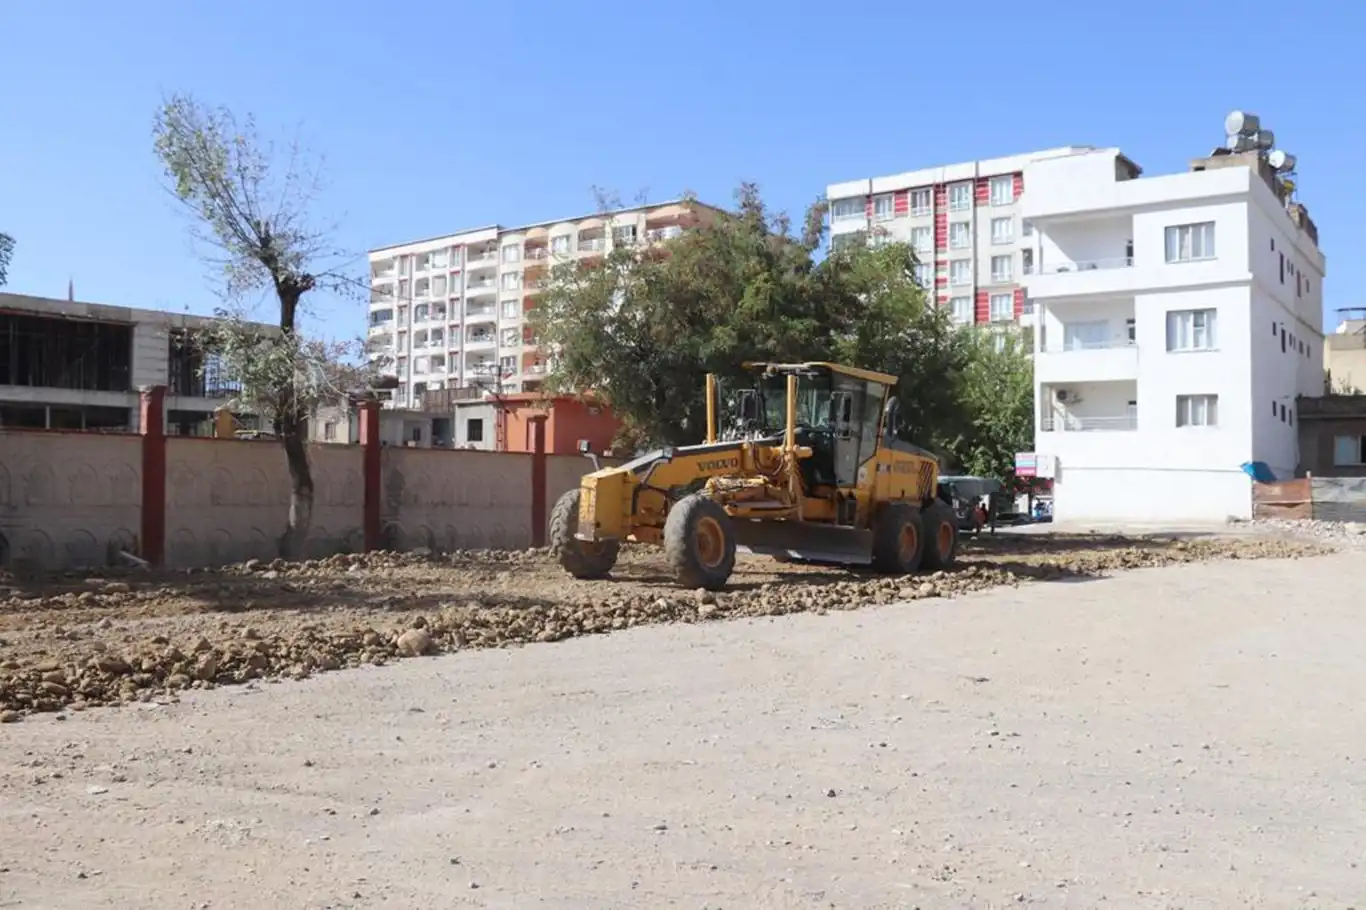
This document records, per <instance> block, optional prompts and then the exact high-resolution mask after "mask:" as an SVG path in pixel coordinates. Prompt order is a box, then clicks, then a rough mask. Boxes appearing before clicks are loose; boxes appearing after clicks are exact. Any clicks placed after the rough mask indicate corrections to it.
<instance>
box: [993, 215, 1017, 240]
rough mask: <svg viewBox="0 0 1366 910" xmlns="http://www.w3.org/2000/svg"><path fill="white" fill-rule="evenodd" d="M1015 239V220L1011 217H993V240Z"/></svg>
mask: <svg viewBox="0 0 1366 910" xmlns="http://www.w3.org/2000/svg"><path fill="white" fill-rule="evenodd" d="M1014 239H1015V221H1014V220H1013V219H1010V218H993V219H991V242H992V243H1010V242H1011V241H1012V240H1014Z"/></svg>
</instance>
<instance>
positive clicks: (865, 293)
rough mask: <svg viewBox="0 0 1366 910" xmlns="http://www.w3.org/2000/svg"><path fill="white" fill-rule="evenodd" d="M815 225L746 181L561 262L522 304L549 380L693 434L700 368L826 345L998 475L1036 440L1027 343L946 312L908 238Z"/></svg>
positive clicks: (909, 421)
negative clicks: (876, 243)
mask: <svg viewBox="0 0 1366 910" xmlns="http://www.w3.org/2000/svg"><path fill="white" fill-rule="evenodd" d="M608 214H610V213H608ZM823 239H824V209H823V207H822V206H821V205H820V204H817V205H814V206H812V207H811V209H810V210H809V211H808V212H807V215H806V217H805V218H804V219H803V223H802V230H801V234H800V236H797V237H794V236H792V235H791V233H790V231H789V223H788V221H787V219H786V218H785V217H783V216H779V215H774V214H772V213H770V212H769V211H768V210H767V209H766V207H765V206H764V204H763V201H762V199H761V198H760V196H759V193H758V191H757V189H756V188H755V187H754V186H753V185H749V184H746V185H743V186H741V187H740V189H739V191H738V192H737V206H736V211H735V212H734V213H732V214H722V215H718V216H717V217H716V218H715V220H714V221H712V222H711V223H707V224H704V226H702V227H700V228H697V229H695V230H691V231H688V232H686V233H684V234H683V235H682V236H680V237H678V238H676V239H673V240H670V241H668V243H667V246H666V247H642V246H637V247H627V248H620V247H618V248H615V249H613V251H612V252H611V253H609V254H608V255H607V257H606V258H605V259H604V260H602V261H601V262H599V263H590V262H584V261H582V260H580V261H577V262H570V263H566V264H563V265H560V266H558V267H557V268H556V269H555V270H554V272H553V273H552V276H551V279H550V281H549V283H548V285H547V287H546V288H545V290H544V291H543V292H542V293H541V294H540V295H539V297H538V299H537V306H536V308H535V309H534V310H533V311H532V319H533V325H534V326H535V329H536V332H537V335H538V337H539V340H540V342H541V343H542V344H543V345H544V346H546V347H547V348H548V349H549V350H550V351H551V352H552V354H553V356H552V358H551V364H552V372H551V374H550V378H549V383H550V385H551V387H552V388H555V389H557V390H559V391H567V392H574V391H580V390H585V389H590V388H591V389H595V390H597V391H599V392H602V393H604V394H605V395H606V396H607V397H608V398H609V399H610V400H611V402H612V404H613V407H614V409H615V410H616V411H617V413H618V414H620V415H621V416H622V417H623V419H624V420H625V421H626V422H627V424H628V426H629V428H630V434H629V435H630V436H631V437H632V438H633V439H636V440H644V439H648V440H650V441H651V442H653V443H654V444H659V445H686V444H690V443H695V442H697V441H699V440H700V439H701V438H702V433H703V428H704V426H705V401H704V391H703V389H704V384H705V376H706V374H707V373H708V372H712V373H716V374H717V376H718V378H719V379H720V380H721V382H722V386H723V388H726V387H728V386H732V385H749V384H750V383H751V382H752V374H749V373H747V372H746V371H745V370H743V368H742V366H741V365H742V364H743V363H744V362H745V361H765V360H766V361H809V360H835V361H838V362H843V363H847V364H850V365H857V366H861V367H866V368H869V369H876V370H882V371H884V372H888V373H892V374H895V375H897V376H899V377H900V382H899V384H898V388H897V394H898V396H899V397H900V399H901V402H902V418H903V423H904V426H905V433H906V435H907V437H908V438H910V439H913V440H914V441H916V442H918V443H920V444H921V445H924V446H927V447H929V448H932V449H934V450H936V451H938V452H940V453H942V454H943V455H945V456H946V457H947V458H948V460H950V461H952V462H954V463H957V464H961V465H963V466H965V467H968V468H970V469H972V470H983V471H988V472H989V473H992V474H996V475H998V476H999V475H1000V474H1001V473H1002V472H1003V471H1005V470H1006V469H1008V468H1009V467H1010V465H1011V464H1012V463H1013V460H1014V454H1015V452H1016V451H1017V450H1024V449H1028V448H1029V447H1030V445H1031V441H1032V435H1033V426H1032V417H1031V415H1032V412H1033V387H1032V379H1031V376H1030V373H1029V367H1030V361H1029V359H1028V356H1027V355H1025V354H1024V353H1023V352H1022V351H1020V350H1019V349H1018V348H1017V347H1016V346H1014V345H1007V347H1006V348H1005V349H1004V350H1002V351H997V350H996V349H995V347H994V346H993V344H992V343H991V339H983V338H981V337H979V336H980V335H981V334H982V333H979V332H977V331H975V330H965V329H961V328H958V327H955V326H953V325H952V324H951V321H950V319H949V316H948V314H947V313H945V312H944V311H943V310H941V309H940V308H938V307H935V306H933V305H932V304H931V302H930V300H929V299H928V296H927V294H926V292H925V291H924V289H922V288H921V287H920V286H919V285H918V284H917V283H916V281H915V265H916V260H915V255H914V253H913V252H912V251H911V249H910V248H909V247H907V246H905V245H903V244H885V245H883V246H881V247H880V248H876V249H868V248H865V247H863V246H858V247H857V248H854V249H850V250H846V251H841V252H838V253H832V254H831V255H830V256H829V257H827V258H826V259H824V260H822V261H818V260H817V259H816V253H817V251H818V250H819V248H820V246H821V243H822V241H823ZM666 250H667V253H666V252H665V251H666ZM996 370H1005V371H1006V372H1005V373H1004V374H1002V375H997V373H996V372H994V371H996ZM1021 390H1023V391H1021Z"/></svg>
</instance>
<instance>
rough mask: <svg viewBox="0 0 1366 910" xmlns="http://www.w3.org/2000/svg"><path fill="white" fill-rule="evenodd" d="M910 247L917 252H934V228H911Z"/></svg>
mask: <svg viewBox="0 0 1366 910" xmlns="http://www.w3.org/2000/svg"><path fill="white" fill-rule="evenodd" d="M911 249H913V250H915V251H916V252H917V253H932V252H934V230H933V229H931V228H927V227H918V228H911Z"/></svg>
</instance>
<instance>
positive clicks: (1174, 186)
mask: <svg viewBox="0 0 1366 910" xmlns="http://www.w3.org/2000/svg"><path fill="white" fill-rule="evenodd" d="M1263 136H1264V138H1262V139H1257V140H1255V141H1257V142H1261V143H1262V147H1261V148H1260V149H1259V148H1257V147H1254V148H1252V149H1251V150H1247V151H1238V152H1229V151H1220V152H1217V153H1215V154H1213V155H1211V156H1210V157H1208V158H1203V159H1199V160H1196V161H1194V162H1192V164H1191V170H1190V171H1189V172H1187V173H1179V174H1171V175H1164V176H1158V177H1139V171H1138V168H1137V167H1135V166H1134V165H1133V164H1132V163H1131V162H1129V161H1128V160H1127V159H1126V158H1125V157H1124V156H1123V155H1122V154H1121V153H1120V152H1119V151H1118V150H1117V149H1089V150H1077V151H1074V152H1072V153H1070V154H1065V155H1052V156H1049V157H1048V158H1045V159H1036V160H1033V161H1030V162H1029V163H1027V164H1026V165H1024V184H1025V186H1026V187H1028V192H1027V193H1026V194H1025V195H1024V197H1023V198H1022V200H1021V203H1020V209H1021V211H1020V215H1021V216H1022V217H1024V218H1026V219H1028V220H1029V222H1030V223H1031V224H1032V225H1033V228H1034V233H1035V240H1036V243H1037V246H1036V253H1035V256H1034V261H1033V264H1034V268H1033V270H1032V272H1031V273H1029V274H1026V275H1025V277H1024V284H1025V288H1026V292H1027V294H1028V297H1029V299H1030V300H1031V301H1032V302H1033V305H1034V312H1033V314H1032V317H1031V318H1032V320H1033V323H1034V326H1035V332H1034V344H1035V355H1034V371H1035V376H1034V378H1035V401H1036V405H1037V408H1038V412H1037V424H1036V439H1035V447H1036V453H1037V456H1038V461H1039V463H1040V464H1045V463H1046V464H1049V465H1052V466H1053V471H1052V473H1053V474H1054V497H1055V498H1054V514H1055V516H1056V518H1057V519H1059V520H1068V519H1085V520H1128V521H1133V520H1153V521H1173V520H1199V521H1206V520H1216V521H1222V520H1224V519H1226V518H1228V517H1229V516H1234V517H1239V518H1247V517H1249V516H1250V514H1251V499H1252V497H1251V492H1252V491H1251V482H1252V480H1251V476H1252V473H1255V472H1257V471H1258V470H1259V467H1260V466H1259V465H1258V464H1257V463H1261V466H1264V467H1265V468H1269V469H1270V471H1271V472H1272V473H1273V474H1275V475H1276V476H1278V477H1289V476H1293V472H1294V471H1295V469H1296V465H1297V462H1298V457H1297V451H1296V445H1297V443H1296V439H1297V429H1296V398H1297V396H1301V395H1305V396H1315V395H1320V394H1322V391H1323V346H1324V335H1323V314H1322V306H1323V278H1324V270H1325V263H1324V257H1323V254H1322V253H1321V252H1320V250H1319V245H1318V230H1317V228H1316V227H1315V226H1314V223H1313V221H1311V220H1310V218H1309V214H1308V212H1307V211H1306V209H1305V208H1304V207H1303V206H1302V205H1300V204H1299V203H1298V202H1295V201H1294V197H1293V192H1292V190H1293V186H1292V184H1291V183H1290V182H1289V181H1288V179H1287V177H1286V172H1287V171H1288V169H1289V166H1293V159H1290V158H1289V157H1288V156H1284V155H1281V154H1279V153H1275V152H1272V153H1271V154H1270V155H1268V153H1267V151H1266V147H1267V146H1269V144H1270V137H1269V134H1263ZM1237 138H1238V137H1237V136H1235V137H1232V139H1234V140H1236V139H1237ZM1251 141H1253V140H1249V142H1251ZM1238 144H1242V145H1246V144H1248V143H1235V142H1232V141H1231V143H1230V146H1231V147H1236V146H1237V145H1238ZM1278 168H1279V169H1278Z"/></svg>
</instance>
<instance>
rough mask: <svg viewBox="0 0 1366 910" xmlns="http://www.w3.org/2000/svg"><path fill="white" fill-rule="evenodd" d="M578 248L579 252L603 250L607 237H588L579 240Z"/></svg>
mask: <svg viewBox="0 0 1366 910" xmlns="http://www.w3.org/2000/svg"><path fill="white" fill-rule="evenodd" d="M578 249H579V252H580V253H601V252H602V251H603V250H605V249H607V238H606V237H589V238H587V239H584V240H580V241H579V247H578Z"/></svg>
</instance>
